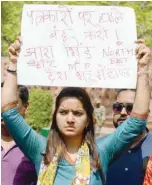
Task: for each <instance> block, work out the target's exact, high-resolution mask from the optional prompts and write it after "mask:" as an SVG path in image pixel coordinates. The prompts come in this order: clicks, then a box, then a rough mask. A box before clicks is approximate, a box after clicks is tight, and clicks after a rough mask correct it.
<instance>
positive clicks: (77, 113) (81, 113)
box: [73, 111, 83, 116]
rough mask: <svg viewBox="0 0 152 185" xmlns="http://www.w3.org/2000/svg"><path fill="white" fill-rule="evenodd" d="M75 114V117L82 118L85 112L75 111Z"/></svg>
mask: <svg viewBox="0 0 152 185" xmlns="http://www.w3.org/2000/svg"><path fill="white" fill-rule="evenodd" d="M73 114H74V115H75V116H82V115H83V112H79V111H74V112H73Z"/></svg>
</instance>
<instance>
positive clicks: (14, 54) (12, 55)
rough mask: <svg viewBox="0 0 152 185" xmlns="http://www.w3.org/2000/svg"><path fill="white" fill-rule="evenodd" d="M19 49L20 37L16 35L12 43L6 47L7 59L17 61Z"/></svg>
mask: <svg viewBox="0 0 152 185" xmlns="http://www.w3.org/2000/svg"><path fill="white" fill-rule="evenodd" d="M20 50H21V38H20V37H17V39H16V40H15V41H14V43H12V44H11V45H10V46H9V48H8V55H9V59H10V61H11V62H12V63H14V64H15V63H17V58H18V56H19V53H20Z"/></svg>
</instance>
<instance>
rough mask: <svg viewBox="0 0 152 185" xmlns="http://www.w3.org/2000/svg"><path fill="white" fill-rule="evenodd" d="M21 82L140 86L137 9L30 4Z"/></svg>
mask: <svg viewBox="0 0 152 185" xmlns="http://www.w3.org/2000/svg"><path fill="white" fill-rule="evenodd" d="M21 36H22V41H23V44H22V50H21V54H20V57H19V62H18V83H19V84H24V85H45V86H79V87H102V88H135V87H136V72H137V62H136V59H135V44H134V41H135V40H136V39H137V34H136V21H135V13H134V10H133V9H132V8H128V7H116V6H68V5H24V8H23V14H22V27H21Z"/></svg>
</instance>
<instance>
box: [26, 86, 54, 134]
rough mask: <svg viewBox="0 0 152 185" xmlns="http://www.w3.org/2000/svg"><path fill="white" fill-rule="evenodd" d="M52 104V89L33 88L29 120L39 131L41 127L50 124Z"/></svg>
mask: <svg viewBox="0 0 152 185" xmlns="http://www.w3.org/2000/svg"><path fill="white" fill-rule="evenodd" d="M52 104H53V98H52V95H51V93H50V91H46V90H43V89H32V90H31V92H30V98H29V109H28V115H27V121H28V123H29V124H30V125H31V126H32V127H33V128H34V129H35V130H36V131H38V132H39V131H40V128H42V127H48V126H49V125H50V122H51V119H52Z"/></svg>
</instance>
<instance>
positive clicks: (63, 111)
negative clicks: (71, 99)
mask: <svg viewBox="0 0 152 185" xmlns="http://www.w3.org/2000/svg"><path fill="white" fill-rule="evenodd" d="M59 113H60V114H61V115H66V114H67V113H68V111H66V110H61V111H59Z"/></svg>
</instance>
